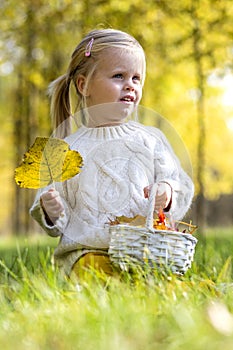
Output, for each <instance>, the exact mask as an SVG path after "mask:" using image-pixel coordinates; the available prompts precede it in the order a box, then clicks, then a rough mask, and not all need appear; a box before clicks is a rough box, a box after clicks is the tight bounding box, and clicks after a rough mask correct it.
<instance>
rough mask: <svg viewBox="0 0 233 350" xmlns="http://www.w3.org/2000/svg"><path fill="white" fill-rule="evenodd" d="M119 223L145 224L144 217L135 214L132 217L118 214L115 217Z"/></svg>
mask: <svg viewBox="0 0 233 350" xmlns="http://www.w3.org/2000/svg"><path fill="white" fill-rule="evenodd" d="M116 220H117V221H118V223H119V224H128V225H130V226H145V223H146V218H145V217H144V216H141V215H136V216H134V217H133V218H128V217H127V216H118V217H117V218H116Z"/></svg>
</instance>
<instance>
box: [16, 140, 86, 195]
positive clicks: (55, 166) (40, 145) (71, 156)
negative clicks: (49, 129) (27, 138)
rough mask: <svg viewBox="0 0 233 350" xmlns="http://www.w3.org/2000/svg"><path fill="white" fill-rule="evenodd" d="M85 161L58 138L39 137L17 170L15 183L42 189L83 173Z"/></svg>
mask: <svg viewBox="0 0 233 350" xmlns="http://www.w3.org/2000/svg"><path fill="white" fill-rule="evenodd" d="M82 165H83V160H82V157H81V155H80V154H79V153H78V152H77V151H73V150H70V149H69V145H68V144H67V143H66V142H65V141H63V140H61V139H57V138H47V137H37V138H36V140H35V142H34V144H33V145H32V146H31V147H30V148H29V150H28V151H27V152H26V153H25V155H24V158H23V161H22V163H21V165H20V166H19V167H18V168H16V169H15V181H16V183H17V185H19V186H20V187H23V188H34V189H37V188H41V187H45V186H47V185H49V184H51V183H52V182H53V181H58V182H61V181H65V180H68V179H70V178H72V177H73V176H75V175H76V174H78V173H79V172H80V171H81V167H82Z"/></svg>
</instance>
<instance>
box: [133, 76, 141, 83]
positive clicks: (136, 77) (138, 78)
mask: <svg viewBox="0 0 233 350" xmlns="http://www.w3.org/2000/svg"><path fill="white" fill-rule="evenodd" d="M133 80H135V81H138V82H140V81H141V77H140V76H139V75H135V76H134V77H133Z"/></svg>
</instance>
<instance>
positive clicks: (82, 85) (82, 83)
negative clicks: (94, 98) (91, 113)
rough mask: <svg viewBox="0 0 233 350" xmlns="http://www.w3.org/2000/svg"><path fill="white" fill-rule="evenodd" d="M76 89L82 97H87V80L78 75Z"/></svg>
mask: <svg viewBox="0 0 233 350" xmlns="http://www.w3.org/2000/svg"><path fill="white" fill-rule="evenodd" d="M76 87H77V89H78V91H79V92H80V94H81V95H82V96H85V97H87V96H88V89H87V78H86V77H85V76H84V75H82V74H80V75H79V76H78V77H77V80H76Z"/></svg>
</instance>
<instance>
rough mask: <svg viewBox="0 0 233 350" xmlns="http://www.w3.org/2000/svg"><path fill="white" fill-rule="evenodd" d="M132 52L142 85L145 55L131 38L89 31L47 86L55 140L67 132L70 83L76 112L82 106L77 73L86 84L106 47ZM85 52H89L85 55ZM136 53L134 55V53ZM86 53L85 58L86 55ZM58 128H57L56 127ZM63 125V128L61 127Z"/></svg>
mask: <svg viewBox="0 0 233 350" xmlns="http://www.w3.org/2000/svg"><path fill="white" fill-rule="evenodd" d="M111 47H115V48H120V49H122V50H124V49H136V51H135V54H138V55H140V57H142V64H143V72H142V83H144V80H145V70H146V62H145V54H144V50H143V48H142V46H141V45H140V44H139V42H138V41H137V40H136V39H135V38H134V37H132V36H131V35H129V34H127V33H125V32H122V31H120V30H115V29H99V30H93V31H91V32H89V33H88V34H87V35H86V36H85V37H84V38H83V40H82V41H81V42H80V43H79V44H78V46H77V47H76V48H75V50H74V52H73V54H72V56H71V61H70V64H69V66H68V69H67V72H66V74H64V75H62V76H60V77H59V78H57V79H56V80H54V81H53V82H52V83H51V84H50V85H49V95H50V97H51V116H52V120H53V122H54V127H55V129H57V128H58V129H59V132H58V133H57V134H58V136H59V137H62V138H63V137H66V136H67V135H68V134H69V133H70V125H69V122H68V123H67V122H65V123H63V122H64V121H65V120H66V121H68V120H70V118H69V117H70V116H71V114H72V111H71V101H70V85H71V83H72V82H73V84H74V86H75V89H76V93H77V95H78V102H77V107H76V109H80V110H82V109H83V108H84V107H85V96H83V95H85V94H83V95H82V94H81V93H80V92H79V90H78V88H77V86H76V81H77V77H78V75H79V74H81V75H83V76H85V78H86V81H87V84H88V82H89V81H90V79H91V77H92V76H93V74H94V72H95V70H96V68H97V66H98V63H99V61H100V59H101V52H102V51H103V50H104V49H107V48H111ZM87 49H88V50H89V51H88V52H87ZM137 52H138V53H137ZM88 53H89V55H88ZM59 125H60V128H59ZM64 125H65V126H64Z"/></svg>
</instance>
